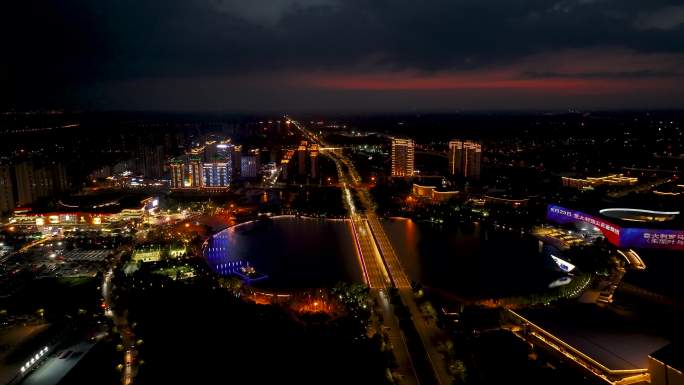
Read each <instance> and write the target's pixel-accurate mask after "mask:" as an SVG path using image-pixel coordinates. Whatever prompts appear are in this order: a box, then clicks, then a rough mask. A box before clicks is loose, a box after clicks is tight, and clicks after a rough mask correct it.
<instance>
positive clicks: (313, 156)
mask: <svg viewBox="0 0 684 385" xmlns="http://www.w3.org/2000/svg"><path fill="white" fill-rule="evenodd" d="M309 158H310V160H311V174H310V175H311V178H312V179H316V178H318V145H317V144H312V145H311V147H310V148H309Z"/></svg>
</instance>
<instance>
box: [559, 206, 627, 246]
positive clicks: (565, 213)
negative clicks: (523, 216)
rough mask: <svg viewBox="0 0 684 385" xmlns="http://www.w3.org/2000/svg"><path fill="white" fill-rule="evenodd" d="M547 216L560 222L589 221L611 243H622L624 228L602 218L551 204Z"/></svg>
mask: <svg viewBox="0 0 684 385" xmlns="http://www.w3.org/2000/svg"><path fill="white" fill-rule="evenodd" d="M546 218H547V219H549V220H552V221H554V222H559V223H571V222H573V223H574V222H584V223H588V224H590V225H593V226H595V227H596V228H598V229H599V230H600V231H601V232H602V233H603V235H605V237H606V239H608V241H609V242H610V243H612V244H614V245H619V243H620V231H621V230H622V229H621V228H620V226H616V225H614V224H612V223H610V222H608V221H606V220H603V219H601V218H597V217H594V216H591V215H588V214H585V213H583V212H580V211H575V210H570V209H566V208H564V207H560V206H554V205H550V206H549V208H548V210H547V212H546Z"/></svg>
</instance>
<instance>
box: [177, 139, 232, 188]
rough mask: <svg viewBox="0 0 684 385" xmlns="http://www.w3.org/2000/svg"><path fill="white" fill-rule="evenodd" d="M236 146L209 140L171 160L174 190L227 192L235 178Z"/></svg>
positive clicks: (226, 142)
mask: <svg viewBox="0 0 684 385" xmlns="http://www.w3.org/2000/svg"><path fill="white" fill-rule="evenodd" d="M234 155H235V146H234V145H232V144H230V143H229V142H228V141H220V142H219V141H207V142H206V143H205V145H204V146H201V147H196V148H193V149H192V150H190V151H189V152H188V153H186V154H184V155H182V156H180V157H177V158H174V159H171V160H170V161H169V162H168V167H169V170H170V175H171V189H173V190H180V189H190V190H204V189H214V190H215V189H219V190H221V189H227V188H228V187H230V183H231V182H232V181H233V179H234V176H235V165H234V162H233V160H234Z"/></svg>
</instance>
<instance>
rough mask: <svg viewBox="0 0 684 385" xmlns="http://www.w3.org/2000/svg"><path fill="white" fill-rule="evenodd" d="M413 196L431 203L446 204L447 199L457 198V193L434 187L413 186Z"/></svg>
mask: <svg viewBox="0 0 684 385" xmlns="http://www.w3.org/2000/svg"><path fill="white" fill-rule="evenodd" d="M413 195H414V196H416V197H418V198H427V199H430V200H432V201H433V202H446V201H448V200H449V199H453V198H457V197H458V195H459V192H458V191H444V190H438V189H437V187H436V186H423V185H419V184H415V183H414V184H413Z"/></svg>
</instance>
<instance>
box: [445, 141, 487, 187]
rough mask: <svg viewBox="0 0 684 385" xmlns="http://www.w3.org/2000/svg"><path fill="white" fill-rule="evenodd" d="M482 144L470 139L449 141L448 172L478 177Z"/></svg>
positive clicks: (473, 177)
mask: <svg viewBox="0 0 684 385" xmlns="http://www.w3.org/2000/svg"><path fill="white" fill-rule="evenodd" d="M481 161H482V145H481V144H480V143H479V142H474V141H470V140H459V139H455V140H452V141H450V142H449V173H450V174H451V175H457V176H462V177H465V178H469V179H475V180H477V179H480V163H481Z"/></svg>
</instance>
